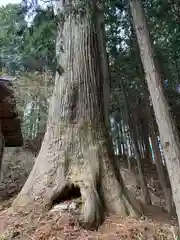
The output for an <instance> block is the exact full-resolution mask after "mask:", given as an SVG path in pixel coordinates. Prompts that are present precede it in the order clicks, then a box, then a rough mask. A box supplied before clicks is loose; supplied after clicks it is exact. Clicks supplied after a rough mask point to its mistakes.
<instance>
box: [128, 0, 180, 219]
mask: <svg viewBox="0 0 180 240" xmlns="http://www.w3.org/2000/svg"><path fill="white" fill-rule="evenodd" d="M130 7H131V12H132V16H133V21H134V26H135V30H136V34H137V39H138V44H139V48H140V53H141V59H142V63H143V66H144V70H145V74H146V80H147V84H148V88H149V92H150V95H151V98H152V104H153V108H154V112H155V116H156V121H157V125H158V128H159V133H160V138H161V142H162V146H163V152H164V157H165V162H166V165H167V170H168V174H169V179H170V183H171V187H172V193H173V199H174V203H175V206H176V212H177V216H178V221H179V223H180V188H179V183H180V172H179V169H180V141H179V138H178V133H177V129H176V126H175V122H174V120H173V117H172V116H171V113H170V111H169V105H168V102H167V100H166V98H165V95H164V92H163V86H162V79H161V75H160V73H159V71H158V68H157V64H156V61H155V57H154V52H153V48H152V43H151V41H150V35H149V32H148V28H147V24H146V19H145V14H144V10H143V6H142V3H141V1H140V0H130Z"/></svg>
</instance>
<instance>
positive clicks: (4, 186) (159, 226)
mask: <svg viewBox="0 0 180 240" xmlns="http://www.w3.org/2000/svg"><path fill="white" fill-rule="evenodd" d="M3 162H4V163H3V164H4V169H3V181H2V182H1V184H0V240H18V239H21V240H59V239H60V240H78V239H80V240H88V239H89V240H90V239H92V240H98V239H99V240H116V239H118V240H121V239H122V240H123V239H127V240H129V239H134V240H136V239H137V240H153V239H154V240H158V239H159V240H166V239H168V240H178V228H177V226H176V221H175V220H172V219H169V217H168V214H167V213H166V212H165V211H163V210H162V208H160V207H159V206H161V207H163V206H164V200H163V198H162V197H161V193H160V191H159V186H158V184H155V183H157V180H156V178H157V177H156V172H155V170H153V168H154V167H153V166H151V167H150V166H147V171H146V172H147V175H148V173H149V172H150V173H151V174H150V176H147V179H148V187H149V190H150V193H151V198H152V202H153V205H154V206H151V207H145V208H144V211H145V215H146V217H142V218H141V219H132V218H125V219H122V218H121V217H120V216H117V215H112V216H106V218H105V221H104V222H103V224H102V225H101V226H100V228H99V229H98V231H87V230H85V229H83V228H81V226H80V225H79V224H78V221H77V220H76V219H75V217H74V216H73V215H72V214H71V212H70V211H67V210H66V211H63V210H60V211H54V212H52V211H49V212H44V213H43V214H42V213H38V211H37V210H34V212H31V213H30V214H25V213H24V214H21V215H20V214H19V215H16V214H12V213H11V212H9V209H10V206H11V203H12V200H13V198H14V197H15V195H16V194H17V193H18V192H19V191H20V189H21V187H22V186H23V184H24V182H25V181H26V178H27V176H28V174H29V172H30V170H31V168H32V165H33V162H34V155H33V154H32V153H31V152H29V151H27V150H26V151H25V150H24V149H22V150H20V151H17V150H16V149H14V150H12V151H11V152H9V151H7V153H6V154H5V157H4V161H3ZM152 173H154V174H153V175H154V176H152ZM136 175H137V174H131V173H130V172H129V171H127V170H124V171H123V172H122V176H123V179H124V180H125V182H126V185H127V187H128V188H129V190H130V191H131V192H133V194H134V195H135V196H136V197H137V198H139V199H141V195H140V191H139V187H138V179H135V176H136ZM156 185H157V186H156ZM157 193H158V194H157ZM12 196H14V197H13V198H12Z"/></svg>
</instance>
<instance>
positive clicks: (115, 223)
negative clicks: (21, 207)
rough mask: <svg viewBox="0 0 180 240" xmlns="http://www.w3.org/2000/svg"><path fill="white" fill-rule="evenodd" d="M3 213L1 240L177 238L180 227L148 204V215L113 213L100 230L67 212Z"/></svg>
mask: <svg viewBox="0 0 180 240" xmlns="http://www.w3.org/2000/svg"><path fill="white" fill-rule="evenodd" d="M8 205H10V201H9V202H7V205H4V207H5V209H4V210H2V211H1V212H0V239H1V240H18V239H22V240H77V239H80V240H90V239H92V240H120V239H127V240H130V239H134V240H136V239H137V240H146V239H147V240H151V239H152V240H153V239H154V240H158V239H159V240H166V239H167V240H177V239H178V238H177V237H178V235H177V230H178V229H177V226H176V223H175V221H173V220H171V219H169V217H168V215H167V213H165V212H163V211H162V210H161V209H160V208H158V207H148V208H147V209H146V215H147V216H146V217H145V216H144V217H142V218H141V219H132V218H124V219H122V218H121V217H120V216H118V215H110V216H107V217H106V218H105V221H104V223H103V224H102V225H101V226H100V228H99V229H98V231H88V230H85V229H83V228H81V227H80V225H79V224H78V221H77V220H76V218H75V217H74V216H73V215H72V214H71V213H70V212H68V211H58V212H52V211H49V212H45V213H38V211H37V210H36V211H34V212H31V213H30V214H21V215H20V214H18V215H17V214H11V213H10V212H8V209H7V208H6V207H7V206H8Z"/></svg>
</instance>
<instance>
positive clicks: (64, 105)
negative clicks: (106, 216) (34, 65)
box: [13, 0, 138, 227]
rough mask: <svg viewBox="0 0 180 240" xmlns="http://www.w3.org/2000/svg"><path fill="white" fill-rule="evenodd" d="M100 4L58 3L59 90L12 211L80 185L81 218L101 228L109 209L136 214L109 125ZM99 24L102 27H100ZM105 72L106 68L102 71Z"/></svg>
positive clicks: (44, 202)
mask: <svg viewBox="0 0 180 240" xmlns="http://www.w3.org/2000/svg"><path fill="white" fill-rule="evenodd" d="M99 3H100V1H98V3H97V1H91V2H89V3H87V4H86V6H84V5H82V4H81V1H80V0H75V1H70V0H65V1H63V0H62V1H59V4H60V5H59V10H60V15H61V22H60V26H59V31H58V37H57V50H56V51H57V61H58V65H59V68H60V70H61V74H59V73H56V79H55V88H54V92H53V96H52V99H51V103H50V107H49V116H48V123H47V129H46V133H45V136H44V140H43V143H42V147H41V150H40V152H39V155H38V157H37V159H36V161H35V165H34V167H33V169H32V171H31V173H30V176H29V178H28V180H27V182H26V183H25V185H24V187H23V189H22V191H21V192H20V194H19V195H18V197H17V198H16V199H15V201H14V203H13V209H14V210H19V209H21V208H22V207H28V206H29V208H30V209H31V208H32V207H33V206H34V205H35V203H36V204H38V205H39V204H40V205H41V206H42V205H43V206H47V207H50V206H51V204H52V201H53V200H54V199H56V197H57V196H59V194H60V193H61V192H62V191H63V189H64V187H65V186H67V185H68V186H69V185H72V184H74V185H76V186H79V188H80V191H81V196H82V202H83V206H82V214H81V216H82V217H81V220H82V221H83V223H84V224H85V226H86V227H97V226H98V225H99V223H100V222H101V220H102V215H103V212H104V211H105V210H107V211H109V212H112V213H119V214H121V215H122V216H127V215H132V216H134V215H136V214H137V209H138V206H137V205H136V203H135V204H134V203H133V201H132V200H131V197H130V196H129V193H128V192H127V190H126V188H125V186H124V184H123V182H122V178H121V175H120V173H119V169H118V168H117V166H116V165H115V164H116V161H115V159H114V155H113V154H112V152H113V151H112V148H110V147H111V146H112V143H111V142H110V139H109V135H108V131H107V125H108V121H107V119H108V116H107V109H106V107H107V104H108V103H107V100H108V99H105V97H107V96H108V94H107V92H106V89H107V85H108V79H107V78H108V72H107V69H108V65H107V56H106V52H105V43H104V37H103V34H104V23H103V19H102V13H103V10H102V9H101V5H100V4H99ZM100 23H101V24H100ZM104 69H106V70H104Z"/></svg>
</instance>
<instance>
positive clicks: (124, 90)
mask: <svg viewBox="0 0 180 240" xmlns="http://www.w3.org/2000/svg"><path fill="white" fill-rule="evenodd" d="M143 6H144V10H145V14H146V19H147V22H148V29H149V32H150V35H151V38H152V43H153V48H154V52H155V58H156V59H157V61H158V63H159V65H158V69H159V71H160V74H161V79H162V85H163V88H164V92H165V96H166V98H167V100H168V103H169V105H170V107H171V109H170V111H171V112H172V114H173V118H174V120H175V122H176V125H177V128H178V134H179V126H178V123H179V119H180V111H179V109H180V108H179V107H180V106H179V105H180V85H179V77H180V73H179V65H180V55H179V42H180V26H179V21H180V14H179V12H180V10H179V5H178V3H177V2H175V1H170V0H169V1H159V0H155V1H149V0H145V1H143ZM165 12H166V14H164V13H165ZM25 15H26V9H25V8H23V7H22V6H21V5H11V4H10V5H7V6H6V7H1V9H0V25H1V32H0V48H1V69H2V72H3V71H4V72H6V73H8V74H13V75H15V76H17V80H16V81H15V86H16V88H17V96H18V102H19V109H20V110H21V112H22V119H23V134H24V137H25V139H32V140H33V139H36V138H37V137H38V136H40V138H42V137H43V135H44V132H45V126H46V121H47V115H48V104H49V100H48V99H49V97H50V96H51V94H52V89H53V87H54V81H53V77H54V75H55V71H56V66H57V61H56V56H55V39H56V35H57V26H58V21H59V19H58V18H57V16H56V15H54V12H53V9H52V6H49V7H46V8H45V9H42V8H40V7H39V6H38V8H37V10H36V14H35V17H34V18H33V20H32V22H31V24H30V25H28V24H27V22H26V21H25V20H24V17H25ZM14 21H15V22H17V24H13V23H14ZM105 30H106V37H107V43H106V49H107V52H108V54H109V64H110V75H111V77H110V100H111V101H110V104H109V105H108V108H109V113H110V114H109V119H110V123H111V128H110V134H111V137H112V140H113V147H114V152H115V154H116V155H117V159H118V160H117V161H119V162H121V163H123V164H125V165H126V166H127V167H128V168H129V170H132V168H133V167H134V166H137V169H138V172H139V176H140V182H141V189H142V190H141V191H142V192H141V195H142V199H143V200H144V202H146V203H148V204H151V196H150V193H149V189H148V186H147V182H146V177H145V176H144V171H145V169H146V167H147V166H149V164H155V166H156V171H157V174H158V179H159V182H160V187H161V188H162V189H163V194H164V197H165V201H166V205H165V206H164V207H165V208H166V209H167V210H168V211H169V212H170V211H171V210H172V209H171V207H172V206H171V205H172V201H171V200H170V199H171V187H170V183H169V179H168V174H167V171H166V164H165V162H164V155H163V152H162V146H161V142H160V136H159V135H160V134H159V130H158V126H157V123H156V117H155V115H154V110H153V107H152V102H151V98H150V96H149V92H148V90H147V85H146V80H145V74H144V69H143V66H142V63H141V58H140V52H139V48H138V43H137V39H136V33H135V30H134V28H133V21H132V16H131V13H130V9H129V5H128V4H126V2H123V1H122V2H121V1H119V2H117V1H114V0H111V1H108V4H107V5H106V8H105ZM7 39H8V40H7ZM24 90H25V91H24ZM38 150H39V149H38ZM38 150H36V151H38ZM169 201H170V202H169Z"/></svg>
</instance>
